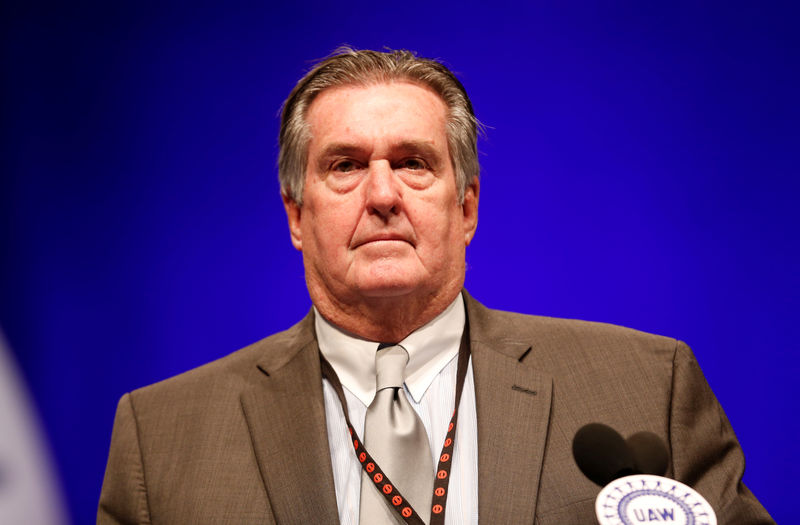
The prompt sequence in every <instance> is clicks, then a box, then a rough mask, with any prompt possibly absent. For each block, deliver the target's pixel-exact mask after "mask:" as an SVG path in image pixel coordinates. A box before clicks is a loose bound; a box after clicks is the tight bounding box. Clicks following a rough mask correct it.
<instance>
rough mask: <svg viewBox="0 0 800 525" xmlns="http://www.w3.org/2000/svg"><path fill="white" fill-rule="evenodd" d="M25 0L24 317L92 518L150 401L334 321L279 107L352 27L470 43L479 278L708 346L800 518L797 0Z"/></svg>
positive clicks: (404, 39)
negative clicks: (143, 389) (252, 346)
mask: <svg viewBox="0 0 800 525" xmlns="http://www.w3.org/2000/svg"><path fill="white" fill-rule="evenodd" d="M112 4H114V5H112ZM762 4H763V5H762ZM3 9H4V13H3V16H2V17H0V19H1V20H2V22H0V24H2V89H3V96H2V134H3V137H2V185H1V186H0V217H1V220H2V222H1V223H0V224H1V225H2V228H1V229H0V326H2V328H3V330H4V331H5V332H6V335H7V338H8V340H9V342H10V344H11V347H12V348H13V350H14V351H15V354H16V357H17V361H18V362H19V364H20V366H21V368H22V370H23V372H24V374H25V378H26V379H27V381H28V384H29V387H30V390H31V393H32V395H33V397H34V400H35V401H36V403H37V406H38V408H39V411H40V416H41V419H42V421H43V425H44V427H45V430H46V432H47V434H48V436H49V438H50V442H51V444H52V451H53V454H54V457H55V458H56V461H57V466H58V471H59V475H60V477H61V481H62V486H63V487H64V490H65V492H66V495H67V497H68V502H69V506H70V509H71V513H72V518H73V519H74V521H75V522H76V523H91V522H93V520H94V516H95V509H96V504H97V498H98V495H99V490H100V485H101V482H102V476H103V471H104V467H105V460H106V455H107V451H108V444H109V438H110V433H111V427H112V422H113V417H114V411H115V407H116V403H117V400H118V399H119V397H120V396H121V395H122V394H123V393H125V392H127V391H129V390H131V389H134V388H136V387H139V386H142V385H145V384H148V383H152V382H155V381H158V380H160V379H163V378H166V377H168V376H171V375H174V374H177V373H179V372H181V371H184V370H187V369H189V368H192V367H195V366H197V365H200V364H202V363H205V362H207V361H210V360H212V359H215V358H218V357H220V356H223V355H225V354H227V353H229V352H231V351H233V350H235V349H237V348H239V347H241V346H244V345H246V344H248V343H250V342H252V341H254V340H257V339H260V338H262V337H264V336H266V335H268V334H270V333H273V332H275V331H278V330H281V329H284V328H286V327H288V326H290V325H291V324H293V323H294V322H296V321H297V320H299V319H300V318H301V317H302V316H303V315H304V314H305V313H306V311H307V310H308V308H309V306H310V303H309V300H308V297H307V294H306V291H305V284H304V280H303V270H302V264H301V256H300V254H299V253H297V252H295V251H294V250H293V248H292V247H291V244H290V243H289V235H288V231H287V228H286V219H285V217H284V212H283V209H282V206H281V203H280V199H279V194H278V184H277V175H276V172H277V170H276V168H275V159H276V152H277V139H276V137H277V131H278V119H277V113H278V111H279V108H280V105H281V102H282V100H283V98H284V97H285V96H286V95H287V94H288V92H289V90H290V89H291V87H292V86H293V84H294V82H295V81H296V80H297V79H298V78H299V77H300V76H301V75H302V74H303V72H304V71H305V70H306V69H307V68H308V67H309V66H310V60H312V59H315V58H319V57H322V56H324V55H326V54H327V53H329V52H330V51H331V50H332V49H333V48H335V47H336V46H338V45H340V44H343V43H349V44H352V45H354V46H356V47H370V48H381V47H383V46H389V47H392V48H409V49H414V50H416V51H418V52H419V53H420V54H422V55H424V56H431V57H440V58H442V59H443V60H444V61H445V62H446V63H447V64H448V65H449V66H450V67H451V68H452V69H453V70H455V71H456V72H457V73H458V74H459V76H460V78H461V79H462V80H463V82H464V84H465V85H466V87H467V89H468V91H469V92H470V94H471V96H472V99H473V102H474V105H475V108H476V112H477V114H478V117H479V118H480V119H481V120H482V121H483V122H484V123H485V124H486V125H487V126H488V133H487V138H486V139H485V140H483V141H482V142H481V144H480V149H481V152H482V154H481V162H482V165H483V180H482V194H481V202H480V206H481V207H480V224H479V228H478V232H477V237H476V239H475V242H474V243H473V245H472V246H471V247H470V249H469V250H468V270H467V287H468V289H469V290H470V291H471V293H472V294H473V295H475V296H476V297H477V298H478V299H479V300H481V301H483V302H484V303H485V304H487V305H488V306H491V307H495V308H501V309H507V310H516V311H522V312H528V313H536V314H545V315H553V316H561V317H572V318H581V319H591V320H598V321H606V322H612V323H617V324H622V325H626V326H631V327H635V328H639V329H642V330H646V331H650V332H655V333H659V334H664V335H670V336H674V337H678V338H681V339H683V340H685V341H687V342H688V343H689V344H690V345H691V346H692V348H693V349H694V351H695V352H696V354H697V357H698V360H699V361H700V364H701V365H702V367H703V369H704V371H705V373H706V376H707V378H708V380H709V382H710V384H711V386H712V387H713V389H714V391H715V392H716V394H717V396H718V397H719V398H720V400H721V402H722V404H723V406H724V407H725V408H726V411H727V414H728V416H729V418H730V419H731V421H732V423H733V425H734V428H735V429H736V431H737V433H738V436H739V438H740V440H741V443H742V446H743V448H744V450H745V453H746V456H747V458H748V470H747V473H746V476H745V480H746V482H747V483H748V485H749V486H750V487H751V489H752V490H753V491H754V492H755V493H756V495H757V496H758V497H759V498H760V499H761V501H762V502H763V503H764V504H765V506H766V507H767V509H768V510H769V511H770V512H771V513H772V514H773V516H774V517H775V518H776V519H777V520H778V521H779V522H784V523H790V522H792V521H795V520H800V514H798V510H797V506H796V505H794V504H793V503H792V502H793V499H794V498H795V497H796V496H795V488H794V487H795V486H796V483H795V480H796V479H797V477H798V476H799V475H800V471H799V470H798V466H797V454H796V452H795V451H796V439H797V435H798V422H797V415H798V408H800V407H798V395H797V393H796V392H797V390H796V388H797V378H798V371H799V368H800V367H799V366H798V359H799V358H798V356H797V353H798V344H797V342H796V341H797V338H796V336H794V333H793V332H794V329H796V326H797V317H798V314H800V308H798V271H797V270H798V251H799V250H798V233H797V228H798V220H797V210H796V205H797V201H798V175H800V173H798V162H797V158H798V145H800V140H798V139H800V133H799V132H798V122H800V104H798V93H800V73H799V68H798V64H800V45H799V44H800V37H798V30H797V28H798V22H800V17H798V10H797V9H796V8H795V7H792V6H791V5H790V4H785V5H784V4H780V3H777V2H764V3H755V2H753V3H747V4H733V3H729V2H720V3H718V4H705V5H702V6H701V5H695V4H694V3H685V4H683V3H677V4H676V3H674V2H670V3H664V5H653V4H650V3H646V2H644V3H641V2H630V3H616V4H613V5H612V4H611V3H583V4H581V3H571V4H569V3H559V4H558V6H556V7H554V6H548V5H538V4H517V3H510V2H505V1H502V0H500V1H494V2H474V1H466V2H463V1H462V2H455V1H451V2H446V3H422V2H415V1H407V2H402V3H392V4H390V3H378V2H359V1H355V2H349V3H321V2H305V3H300V4H298V5H288V4H285V5H284V4H280V5H278V4H275V5H267V4H253V5H244V4H232V3H228V4H227V5H225V6H221V5H218V6H214V5H212V4H199V5H193V6H192V7H188V6H187V7H183V6H181V5H180V4H177V3H167V4H163V3H157V2H154V3H149V2H145V3H133V2H131V3H123V4H119V5H117V3H115V2H102V3H95V4H91V3H82V4H81V5H80V6H61V7H58V6H53V5H43V4H36V3H35V2H32V3H26V4H24V5H16V6H14V5H9V4H5V7H4V8H3Z"/></svg>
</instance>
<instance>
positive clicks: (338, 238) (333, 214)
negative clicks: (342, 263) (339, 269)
mask: <svg viewBox="0 0 800 525" xmlns="http://www.w3.org/2000/svg"><path fill="white" fill-rule="evenodd" d="M310 211H311V213H310V214H309V215H310V217H309V218H310V219H311V220H309V221H307V222H305V223H304V224H303V225H304V226H306V227H307V229H308V231H307V232H305V233H304V235H305V236H307V237H306V238H312V239H313V240H314V245H315V251H316V252H318V253H319V254H320V255H322V256H323V257H334V256H341V255H340V253H344V252H346V251H347V248H348V246H349V244H350V239H351V238H352V233H353V228H354V225H355V220H356V217H354V214H353V213H352V209H350V210H348V206H347V205H346V204H341V205H337V204H336V203H334V202H329V203H325V204H323V205H319V204H316V205H315V206H314V207H313V208H312V209H311V210H310ZM323 262H324V261H323Z"/></svg>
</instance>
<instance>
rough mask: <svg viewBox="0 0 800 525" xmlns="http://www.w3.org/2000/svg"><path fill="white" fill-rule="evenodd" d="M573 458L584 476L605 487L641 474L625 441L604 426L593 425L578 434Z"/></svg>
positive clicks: (575, 439)
mask: <svg viewBox="0 0 800 525" xmlns="http://www.w3.org/2000/svg"><path fill="white" fill-rule="evenodd" d="M572 456H573V457H574V458H575V463H577V464H578V468H580V469H581V472H583V473H584V475H585V476H586V477H587V478H589V479H590V480H592V481H594V482H595V483H596V484H598V485H600V486H601V487H604V486H605V485H608V484H609V483H611V482H612V481H614V480H615V479H618V478H621V477H623V476H629V475H631V474H640V472H639V471H638V470H637V469H636V464H635V462H634V455H633V454H632V453H631V450H630V448H629V447H628V444H627V443H626V442H625V440H624V439H623V437H622V436H620V435H619V433H618V432H617V431H616V430H614V429H613V428H611V427H609V426H607V425H603V424H602V423H589V424H588V425H584V426H582V427H581V428H580V429H579V430H578V432H576V433H575V438H574V439H573V440H572Z"/></svg>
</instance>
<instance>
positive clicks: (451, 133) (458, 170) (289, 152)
mask: <svg viewBox="0 0 800 525" xmlns="http://www.w3.org/2000/svg"><path fill="white" fill-rule="evenodd" d="M393 81H408V82H413V83H416V84H420V85H422V86H424V87H428V88H430V89H432V90H433V91H434V92H435V93H436V94H438V95H439V97H441V99H442V101H444V103H445V105H446V106H447V108H448V116H447V142H448V148H449V150H450V161H451V162H452V163H453V168H454V170H455V175H456V187H457V188H458V198H459V201H460V202H463V200H464V193H465V192H466V190H467V187H469V185H470V184H472V183H473V181H474V180H475V179H477V178H478V176H479V174H480V164H479V163H478V145H477V142H478V133H480V132H481V124H480V122H478V119H477V118H475V112H474V111H473V109H472V103H471V102H470V100H469V96H467V91H466V90H465V89H464V86H463V85H462V84H461V82H459V80H458V79H457V78H456V77H455V75H454V74H453V73H452V72H451V71H450V70H449V69H447V67H445V66H444V65H443V64H441V63H440V62H437V61H436V60H431V59H427V58H420V57H417V56H416V55H415V54H414V53H412V52H410V51H406V50H398V51H387V52H380V51H371V50H355V49H352V48H350V47H340V48H338V49H337V50H336V51H334V52H333V54H332V55H330V56H329V57H327V58H325V59H323V60H322V61H320V62H319V63H317V64H316V66H314V68H313V69H311V71H309V72H308V73H306V75H305V76H304V77H303V78H302V79H300V81H299V82H298V83H297V85H296V86H295V87H294V89H293V90H292V92H291V93H290V94H289V97H288V98H287V99H286V101H285V102H284V104H283V111H282V113H281V132H280V137H279V143H280V154H279V156H278V177H279V179H280V183H281V193H282V194H284V195H285V196H287V197H289V198H290V199H292V200H293V201H294V202H296V203H297V204H302V202H303V185H304V184H305V175H306V164H307V162H308V143H309V140H310V138H311V133H310V131H309V129H308V123H307V122H306V114H307V113H308V108H309V107H310V106H311V103H312V102H313V101H314V99H315V98H316V97H317V96H318V95H319V94H320V93H322V92H323V91H324V90H326V89H329V88H333V87H340V86H352V85H355V86H366V85H371V84H377V83H388V82H393Z"/></svg>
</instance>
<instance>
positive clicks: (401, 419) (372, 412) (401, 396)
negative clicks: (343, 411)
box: [359, 345, 434, 525]
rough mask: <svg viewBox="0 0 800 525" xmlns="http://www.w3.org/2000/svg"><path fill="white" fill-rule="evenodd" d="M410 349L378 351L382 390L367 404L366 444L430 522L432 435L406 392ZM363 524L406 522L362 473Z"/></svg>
mask: <svg viewBox="0 0 800 525" xmlns="http://www.w3.org/2000/svg"><path fill="white" fill-rule="evenodd" d="M407 363H408V352H406V350H405V348H403V347H402V346H400V345H395V346H388V347H386V348H380V347H379V349H378V352H377V353H376V354H375V369H376V372H377V377H376V385H377V392H376V393H375V398H374V399H373V400H372V403H370V405H369V407H368V408H367V417H366V421H365V423H364V444H365V446H366V448H367V450H368V451H369V453H370V454H371V455H372V457H373V459H375V461H376V462H377V463H378V465H380V467H381V469H382V470H383V472H384V473H385V474H386V476H387V477H388V478H389V479H390V480H392V483H394V485H395V487H397V489H398V490H399V491H400V493H401V494H402V495H403V496H404V497H405V498H406V499H407V500H408V501H409V502H411V506H413V507H414V510H416V511H417V513H418V514H419V515H420V517H421V518H422V519H423V520H424V521H425V522H426V523H427V522H428V521H429V520H430V514H431V500H432V498H433V475H434V472H433V460H432V459H431V450H430V445H429V444H428V434H427V433H426V432H425V427H424V426H423V425H422V421H421V420H420V419H419V416H417V413H416V412H414V409H413V408H412V407H411V404H410V403H409V402H408V398H406V393H405V392H404V390H403V381H405V371H406V364H407ZM360 507H361V508H360V517H359V521H360V524H361V525H373V524H375V525H377V524H395V523H403V520H402V518H400V516H398V515H397V513H396V512H395V511H393V510H392V509H391V508H390V505H389V503H388V502H387V501H386V499H385V498H384V496H383V495H382V494H380V493H379V491H378V488H377V487H376V486H375V485H374V483H373V482H372V480H371V479H370V478H369V475H368V474H367V473H365V472H364V471H362V473H361V506H360Z"/></svg>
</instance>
